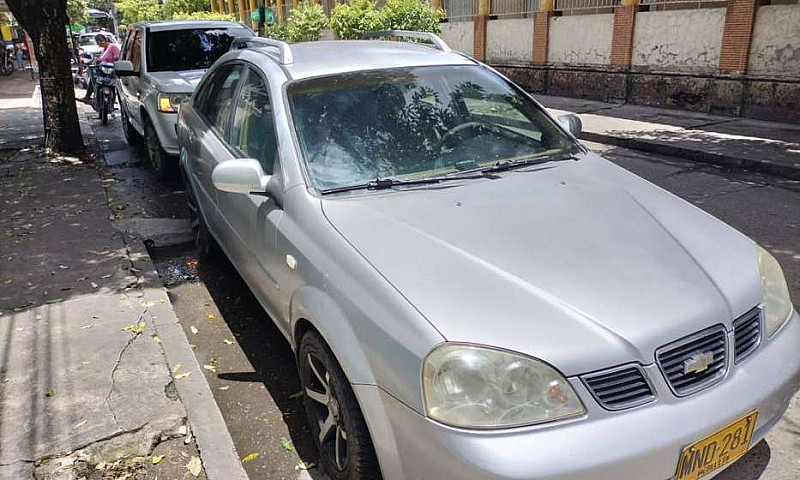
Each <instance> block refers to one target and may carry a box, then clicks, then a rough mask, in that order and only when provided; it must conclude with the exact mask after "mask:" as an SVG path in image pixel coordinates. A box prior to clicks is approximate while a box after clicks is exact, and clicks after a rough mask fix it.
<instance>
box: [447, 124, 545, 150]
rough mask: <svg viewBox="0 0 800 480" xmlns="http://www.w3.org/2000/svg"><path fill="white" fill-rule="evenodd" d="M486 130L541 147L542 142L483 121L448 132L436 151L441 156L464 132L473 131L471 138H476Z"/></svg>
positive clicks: (460, 126)
mask: <svg viewBox="0 0 800 480" xmlns="http://www.w3.org/2000/svg"><path fill="white" fill-rule="evenodd" d="M482 129H483V130H486V131H489V132H492V133H494V134H495V135H498V136H501V137H506V138H515V139H522V140H524V141H526V142H529V143H531V144H533V145H535V146H537V147H539V146H541V142H540V141H538V140H536V139H533V138H531V137H529V136H527V135H523V134H521V133H519V132H517V131H514V130H512V129H510V128H508V127H505V126H503V125H496V124H492V123H487V122H482V121H470V122H465V123H462V124H461V125H458V126H456V127H453V128H451V129H450V130H448V131H447V133H445V134H444V135H442V138H440V139H439V142H438V143H437V144H436V147H435V151H436V152H438V153H439V154H441V153H442V149H443V148H444V147H445V146H446V145H447V142H449V141H450V139H452V138H453V137H455V136H456V135H459V134H461V132H464V131H468V130H469V131H472V132H473V133H472V135H471V136H470V137H475V136H477V135H478V134H480V133H481V130H482Z"/></svg>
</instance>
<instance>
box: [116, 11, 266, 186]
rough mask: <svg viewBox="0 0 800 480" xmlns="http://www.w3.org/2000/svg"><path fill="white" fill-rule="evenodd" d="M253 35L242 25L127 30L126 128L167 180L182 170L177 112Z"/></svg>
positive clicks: (122, 76)
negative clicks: (211, 70) (239, 42)
mask: <svg viewBox="0 0 800 480" xmlns="http://www.w3.org/2000/svg"><path fill="white" fill-rule="evenodd" d="M251 36H253V31H252V30H250V29H249V28H247V27H245V26H244V25H242V24H239V23H233V22H216V21H164V22H143V23H135V24H133V25H131V26H129V28H128V33H127V35H126V37H125V41H124V43H123V46H122V51H121V56H120V60H119V61H118V62H116V63H115V70H116V74H117V76H118V77H119V81H118V83H117V91H118V96H119V99H120V111H121V116H122V128H123V131H124V132H125V138H126V140H127V141H128V143H129V144H131V145H135V146H138V145H142V144H143V145H144V147H145V148H146V152H147V157H148V160H149V161H150V164H151V165H152V166H153V168H154V169H155V170H156V171H157V172H158V173H159V174H160V175H162V176H168V175H169V174H170V172H172V171H173V170H175V167H176V166H177V154H178V143H177V138H176V136H175V122H176V119H177V112H178V107H179V106H180V104H181V103H182V102H183V101H184V100H186V99H187V98H189V96H190V95H191V94H192V91H193V90H194V88H195V86H196V85H197V82H198V81H199V80H200V78H201V77H202V76H203V73H205V70H206V69H207V68H208V67H210V66H211V64H212V63H214V61H215V60H216V59H217V58H219V57H220V56H221V55H222V54H223V53H225V52H227V51H228V50H229V48H230V46H231V42H232V41H233V39H234V38H237V37H251Z"/></svg>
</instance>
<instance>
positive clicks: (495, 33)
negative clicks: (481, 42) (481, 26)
mask: <svg viewBox="0 0 800 480" xmlns="http://www.w3.org/2000/svg"><path fill="white" fill-rule="evenodd" d="M486 29H487V42H486V60H487V61H488V62H499V63H528V62H530V61H531V59H532V52H533V19H532V18H513V19H503V20H490V21H489V23H488V24H487V25H486Z"/></svg>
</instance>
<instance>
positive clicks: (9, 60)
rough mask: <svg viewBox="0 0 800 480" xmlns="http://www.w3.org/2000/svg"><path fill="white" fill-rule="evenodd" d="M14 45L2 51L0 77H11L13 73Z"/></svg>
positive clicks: (7, 46)
mask: <svg viewBox="0 0 800 480" xmlns="http://www.w3.org/2000/svg"><path fill="white" fill-rule="evenodd" d="M14 61H15V59H14V45H6V47H5V49H3V60H2V63H0V75H11V74H12V73H14Z"/></svg>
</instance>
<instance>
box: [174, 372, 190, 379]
mask: <svg viewBox="0 0 800 480" xmlns="http://www.w3.org/2000/svg"><path fill="white" fill-rule="evenodd" d="M191 374H192V372H184V373H179V374H177V375H175V380H180V379H182V378H186V377H188V376H189V375H191Z"/></svg>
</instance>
